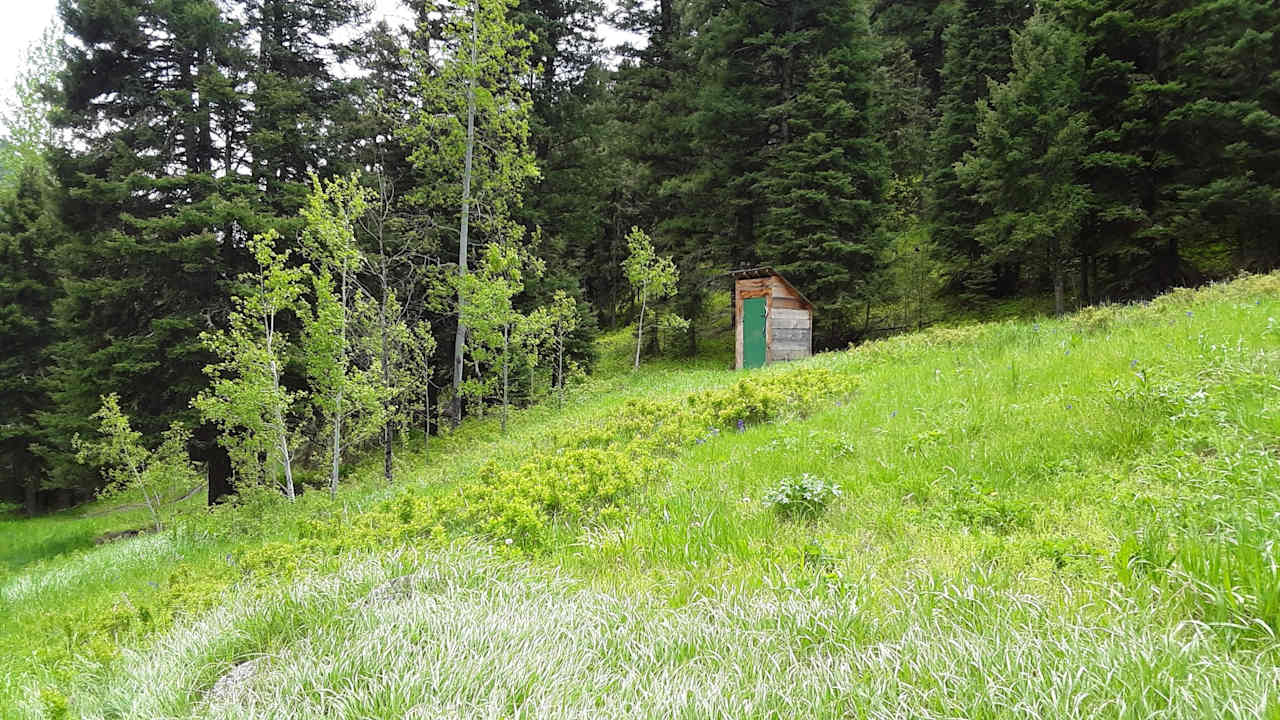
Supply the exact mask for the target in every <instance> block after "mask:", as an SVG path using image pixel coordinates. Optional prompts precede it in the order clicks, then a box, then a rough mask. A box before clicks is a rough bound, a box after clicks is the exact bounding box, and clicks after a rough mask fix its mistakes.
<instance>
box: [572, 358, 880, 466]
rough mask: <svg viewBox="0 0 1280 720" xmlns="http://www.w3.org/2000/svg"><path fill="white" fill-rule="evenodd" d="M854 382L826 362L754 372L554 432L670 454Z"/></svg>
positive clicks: (581, 443)
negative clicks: (602, 420) (718, 385)
mask: <svg viewBox="0 0 1280 720" xmlns="http://www.w3.org/2000/svg"><path fill="white" fill-rule="evenodd" d="M856 385H857V382H856V380H855V379H854V378H851V377H850V376H848V375H841V374H837V373H834V372H832V371H831V370H829V369H826V368H804V369H800V370H794V371H791V372H786V373H778V374H766V375H756V376H752V377H748V378H744V379H742V380H739V381H738V382H736V383H734V384H732V385H730V386H728V387H725V388H717V389H715V390H704V391H701V392H695V393H689V394H688V395H685V396H684V397H683V398H679V399H675V400H665V401H661V400H644V399H632V400H629V401H627V402H626V403H625V404H624V405H623V407H622V410H621V411H620V412H619V413H618V414H617V415H616V416H615V417H613V418H612V419H611V420H609V421H608V422H606V423H601V424H598V425H595V426H593V427H591V428H573V429H571V430H567V431H565V432H563V433H561V434H560V435H559V436H558V438H557V443H558V444H560V445H563V446H566V447H602V448H617V449H626V450H628V451H630V452H643V453H652V454H670V453H671V452H673V451H675V450H676V449H678V448H680V447H686V446H689V445H693V444H695V443H697V442H699V441H705V440H707V439H709V438H710V437H713V436H714V435H716V434H718V433H719V432H720V431H722V430H744V429H746V428H747V427H748V426H751V425H758V424H761V423H765V422H771V421H776V420H780V419H784V418H788V417H803V416H804V415H806V414H808V413H810V412H812V411H813V410H815V409H816V408H818V407H820V406H822V405H824V404H828V403H833V402H836V401H841V400H845V399H847V398H848V396H849V395H850V394H852V393H853V391H854V389H855V388H856Z"/></svg>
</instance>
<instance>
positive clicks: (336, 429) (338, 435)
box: [329, 261, 350, 500]
mask: <svg viewBox="0 0 1280 720" xmlns="http://www.w3.org/2000/svg"><path fill="white" fill-rule="evenodd" d="M344 263H345V261H344ZM349 276H350V273H348V272H347V268H346V266H345V264H344V266H343V268H342V345H341V346H339V348H338V369H339V371H340V372H341V377H340V379H339V380H338V390H337V393H336V394H335V395H334V398H333V465H332V467H331V468H330V470H329V499H330V500H332V499H334V498H336V497H338V466H339V465H340V464H341V460H342V396H343V392H344V391H345V390H346V385H347V368H346V357H347V295H348V293H349V292H350V286H349V284H348V279H349Z"/></svg>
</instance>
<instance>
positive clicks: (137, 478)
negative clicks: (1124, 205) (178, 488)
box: [129, 463, 160, 532]
mask: <svg viewBox="0 0 1280 720" xmlns="http://www.w3.org/2000/svg"><path fill="white" fill-rule="evenodd" d="M129 470H130V471H131V472H132V473H133V482H134V484H136V485H137V486H138V489H139V490H141V491H142V499H143V500H145V501H146V502H147V510H150V511H151V523H152V524H153V525H155V528H156V532H160V513H159V512H157V511H156V506H155V503H153V502H151V493H149V492H147V485H146V483H144V482H142V473H140V472H138V466H137V465H134V464H133V463H129Z"/></svg>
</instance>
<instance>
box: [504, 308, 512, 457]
mask: <svg viewBox="0 0 1280 720" xmlns="http://www.w3.org/2000/svg"><path fill="white" fill-rule="evenodd" d="M510 343H511V326H510V325H504V326H503V328H502V434H503V435H506V434H507V404H508V400H509V398H510V394H509V388H510V383H509V382H508V378H509V377H510V372H511V355H510V353H509V352H508V351H507V349H508V347H509V346H510Z"/></svg>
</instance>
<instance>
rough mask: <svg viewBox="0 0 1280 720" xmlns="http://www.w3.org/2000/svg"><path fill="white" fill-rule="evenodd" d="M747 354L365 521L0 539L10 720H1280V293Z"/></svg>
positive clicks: (617, 376) (202, 524) (458, 460)
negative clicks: (833, 491) (116, 536)
mask: <svg viewBox="0 0 1280 720" xmlns="http://www.w3.org/2000/svg"><path fill="white" fill-rule="evenodd" d="M624 340H625V338H622V337H618V338H614V341H615V342H616V344H618V345H619V346H621V345H622V344H623V343H624ZM618 350H621V348H618ZM615 364H617V365H621V363H620V362H619V363H615ZM603 366H604V367H605V368H610V367H611V364H610V361H609V360H608V359H607V358H606V361H605V363H604V364H603ZM723 367H724V353H723V349H721V350H720V352H719V353H718V354H717V355H716V356H715V357H714V359H710V360H705V361H701V362H685V363H658V364H654V365H650V366H648V367H646V368H645V369H643V370H642V371H641V372H640V373H638V374H634V375H633V374H631V373H629V372H626V371H625V370H623V369H621V367H619V368H617V369H615V370H613V371H611V372H606V373H605V374H604V375H603V376H602V377H598V378H596V379H593V380H592V381H590V382H589V383H588V384H587V385H585V386H584V387H582V388H580V389H578V390H576V391H575V392H574V393H573V394H572V395H571V396H570V398H569V402H568V403H566V407H565V408H564V409H563V410H561V409H558V408H557V405H556V403H555V402H549V403H547V404H545V405H543V406H539V407H535V408H532V409H530V410H527V411H523V412H521V413H519V414H518V416H517V417H516V419H515V422H514V423H513V425H512V431H511V433H510V434H509V435H508V436H507V437H505V438H503V437H499V436H498V434H497V431H496V427H495V425H494V423H492V422H487V421H481V422H474V423H471V424H469V425H467V426H466V427H464V428H463V429H462V430H461V431H460V432H458V433H456V434H455V435H453V436H451V437H449V438H446V439H445V440H443V441H442V442H439V443H434V442H433V445H432V447H431V448H429V449H426V450H423V449H422V448H417V449H416V450H415V452H413V453H406V454H404V456H403V457H402V459H401V464H402V470H403V473H402V475H403V476H404V477H405V478H406V479H405V480H404V481H403V483H402V484H401V485H400V486H399V487H392V488H387V487H384V486H382V485H381V484H380V483H379V482H378V481H377V480H376V479H375V478H374V475H376V473H368V474H367V479H361V478H363V477H366V475H365V474H362V473H360V472H356V473H354V476H353V478H352V479H351V480H350V481H349V482H348V483H347V485H346V487H345V489H344V490H343V492H342V493H341V494H340V496H339V498H338V501H337V502H336V503H331V502H330V501H329V500H328V499H327V497H324V496H323V493H310V494H308V495H306V496H304V497H303V498H302V499H301V500H300V501H299V502H298V503H297V504H295V505H288V504H286V503H284V502H283V501H282V500H280V499H279V498H277V497H275V496H274V495H273V494H271V493H253V494H249V495H248V496H247V497H246V498H244V499H243V501H242V502H241V503H240V504H239V505H238V506H235V507H230V508H225V509H222V510H220V511H218V512H217V513H214V514H212V515H210V514H207V513H203V512H200V511H198V510H196V509H194V508H188V509H187V510H186V511H184V512H183V513H181V514H180V515H178V516H177V517H176V518H175V520H174V521H173V522H172V523H171V524H172V527H173V529H172V530H170V531H168V532H166V533H164V534H158V535H147V536H143V537H140V538H135V539H130V540H125V541H121V542H117V543H113V544H109V545H104V546H101V547H94V546H89V545H88V544H87V543H88V540H87V539H86V538H87V536H89V535H91V534H92V533H94V532H97V531H99V530H101V529H103V528H105V527H106V526H105V525H104V524H103V523H104V522H105V521H103V520H102V519H101V518H81V519H78V518H75V517H63V518H54V519H45V520H39V521H18V520H14V521H9V522H5V523H3V524H0V573H4V574H2V575H0V651H2V652H3V654H2V655H0V678H3V679H0V706H2V707H4V708H5V712H4V713H0V715H3V716H5V717H8V716H11V715H12V716H15V717H93V718H106V717H129V718H149V717H209V718H213V717H233V718H240V717H243V718H285V717H296V718H320V717H334V718H337V717H387V718H391V717H396V718H399V717H422V718H436V717H483V718H504V717H526V718H559V717H566V718H567V717H593V718H594V717H628V718H634V717H652V718H668V717H689V718H708V717H832V718H835V717H875V718H898V717H901V718H908V717H909V718H920V717H939V718H942V717H965V718H1023V717H1025V718H1041V717H1082V718H1083V717H1116V718H1130V717H1132V718H1139V717H1141V718H1146V717H1177V718H1202V717H1215V718H1217V717H1242V718H1244V717H1250V718H1254V717H1280V695H1278V694H1277V693H1278V691H1277V688H1278V687H1280V664H1278V661H1280V645H1278V644H1277V636H1276V633H1277V631H1278V630H1280V572H1278V571H1277V565H1278V564H1280V485H1278V484H1277V478H1280V275H1271V276H1261V277H1251V278H1244V279H1242V280H1239V281H1236V282H1234V283H1231V284H1226V285H1219V286H1214V287H1211V288H1207V289H1205V290H1202V291H1198V292H1190V291H1182V292H1177V293H1174V294H1172V295H1169V296H1166V297H1163V298H1160V299H1158V300H1157V301H1155V302H1153V303H1151V304H1149V305H1146V306H1134V307H1109V308H1098V309H1093V310H1089V311H1086V312H1084V313H1081V314H1078V315H1075V316H1071V317H1068V318H1065V319H1063V320H1045V319H1042V320H1040V321H1039V322H1002V323H992V324H986V325H975V326H970V327H962V328H952V329H938V330H933V331H929V332H925V333H920V334H916V335H909V336H903V337H898V338H892V339H889V340H885V341H881V342H877V343H873V344H870V345H866V346H863V347H861V348H858V349H855V350H851V351H848V352H842V353H830V354H825V355H822V356H820V357H816V358H814V359H812V360H810V361H806V362H804V363H798V364H794V365H789V366H784V367H773V368H768V369H766V370H763V371H754V372H751V373H746V374H743V373H733V372H729V371H726V370H723V369H722V368H723ZM801 480H803V482H798V481H801ZM788 484H790V485H795V486H798V487H801V489H803V487H808V488H810V491H811V493H812V494H814V495H815V496H821V495H822V492H821V490H822V488H825V487H830V486H831V485H835V486H838V488H839V490H840V494H839V495H838V497H835V498H834V499H832V500H830V501H829V502H825V503H823V504H822V506H821V507H819V506H818V505H817V504H814V505H810V506H808V507H803V506H801V507H797V508H796V509H795V510H794V511H792V512H786V511H784V510H783V509H782V508H780V507H778V506H777V505H774V504H770V503H769V502H766V498H771V497H774V491H776V490H777V489H778V488H779V487H780V486H784V485H788ZM112 522H115V521H112ZM119 522H120V523H122V524H126V523H127V519H125V518H122V519H121V520H119ZM84 523H94V525H93V526H92V530H91V531H90V532H87V533H86V532H85V527H87V526H86V525H83V524H84ZM32 528H42V529H41V530H40V531H39V532H40V533H43V534H42V535H41V537H43V538H44V539H43V540H41V541H40V542H38V543H33V542H28V541H26V540H22V538H29V537H32V536H33V535H34V532H33V530H32ZM107 529H111V528H107ZM68 538H70V539H68ZM33 548H35V549H33ZM41 554H43V557H40V558H39V559H37V556H39V555H41Z"/></svg>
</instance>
